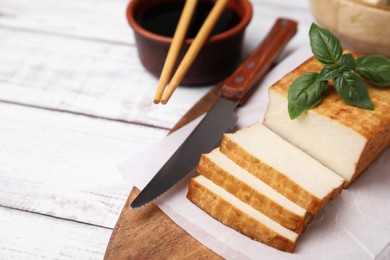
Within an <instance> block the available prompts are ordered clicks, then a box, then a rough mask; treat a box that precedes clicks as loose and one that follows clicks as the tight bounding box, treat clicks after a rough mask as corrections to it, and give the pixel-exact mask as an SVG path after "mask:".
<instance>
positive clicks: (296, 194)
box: [220, 134, 342, 215]
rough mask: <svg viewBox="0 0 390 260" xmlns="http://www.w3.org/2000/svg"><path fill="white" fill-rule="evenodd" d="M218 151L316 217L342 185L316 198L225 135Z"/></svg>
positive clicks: (339, 190)
mask: <svg viewBox="0 0 390 260" xmlns="http://www.w3.org/2000/svg"><path fill="white" fill-rule="evenodd" d="M220 150H221V152H222V153H224V154H225V155H226V156H227V157H229V158H230V159H231V160H232V161H233V162H235V163H236V164H238V165H239V166H241V167H242V168H244V169H245V170H247V171H248V172H249V173H251V174H253V175H254V176H255V177H257V178H259V179H260V180H262V181H263V182H265V183H266V184H268V185H269V186H271V187H272V188H273V189H275V190H276V191H278V192H279V193H280V194H282V195H284V196H285V197H287V198H288V199H289V200H291V201H292V202H294V203H296V204H297V205H299V206H301V207H302V208H304V209H306V210H307V211H309V212H310V213H312V214H313V215H316V214H317V212H318V211H319V210H320V209H321V208H322V207H323V206H325V205H326V204H327V203H328V201H329V200H331V199H332V198H335V197H336V196H337V195H338V194H340V192H341V190H342V185H340V187H337V188H335V189H334V190H333V191H332V192H330V193H329V195H328V196H326V197H325V198H317V197H316V196H314V195H313V194H311V193H310V192H308V191H307V190H305V189H304V188H302V187H301V186H300V185H299V184H297V183H295V182H294V181H293V180H291V179H290V178H288V177H287V176H286V175H284V174H283V173H281V172H279V171H277V170H276V169H274V168H273V167H272V166H270V165H268V164H266V163H265V162H263V161H261V160H260V159H259V158H256V157H254V156H253V155H252V154H250V153H248V152H247V151H245V149H243V148H242V147H241V146H240V145H239V144H237V143H235V142H234V141H233V140H231V139H230V138H229V136H228V135H226V134H225V135H224V136H223V138H222V142H221V147H220ZM286 160H288V158H286Z"/></svg>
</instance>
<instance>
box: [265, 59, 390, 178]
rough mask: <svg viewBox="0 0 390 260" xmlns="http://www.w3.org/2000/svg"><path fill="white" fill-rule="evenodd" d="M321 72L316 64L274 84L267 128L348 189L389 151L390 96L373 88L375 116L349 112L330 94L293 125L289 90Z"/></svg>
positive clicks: (310, 62) (355, 110)
mask: <svg viewBox="0 0 390 260" xmlns="http://www.w3.org/2000/svg"><path fill="white" fill-rule="evenodd" d="M322 66H323V65H321V63H319V62H318V61H317V60H316V59H314V58H311V59H309V60H308V61H306V62H305V63H303V64H302V65H301V66H299V67H298V68H296V69H295V70H293V71H292V72H290V73H288V74H287V75H285V76H284V77H283V78H282V79H281V80H280V81H278V82H277V83H275V84H274V85H273V86H272V87H271V88H270V89H269V97H270V102H269V105H268V109H267V112H266V114H265V119H264V124H265V125H266V126H267V127H268V128H270V129H272V130H273V131H274V132H275V133H277V134H279V135H280V136H281V137H283V138H284V139H285V140H287V141H288V142H290V143H291V144H293V145H295V146H297V147H298V148H300V149H302V150H303V151H305V152H306V153H308V154H310V155H311V156H312V157H314V158H315V159H317V160H318V161H320V162H321V163H322V164H324V165H325V166H327V167H328V168H330V169H332V170H333V171H334V172H336V173H337V174H339V175H340V176H341V177H343V178H344V179H345V180H346V183H345V186H348V185H349V184H350V183H351V182H353V181H354V180H355V179H356V178H357V177H358V176H359V175H360V174H361V173H362V172H363V171H364V170H365V169H366V168H367V167H368V166H369V165H370V164H371V163H372V162H373V161H375V160H376V159H377V158H378V157H379V156H380V155H381V154H382V152H383V151H384V150H385V149H386V148H387V147H389V146H390V90H388V89H381V88H374V87H369V88H368V92H369V95H370V97H371V100H372V101H373V103H374V106H375V110H374V111H370V110H364V109H360V108H357V107H354V106H349V105H347V104H346V103H345V102H344V101H343V100H342V99H341V98H340V96H339V95H338V94H337V93H336V91H335V90H331V91H329V93H327V94H326V96H325V97H324V98H323V100H322V102H321V104H320V105H318V106H317V107H316V108H314V109H312V110H310V111H308V112H307V113H305V114H304V115H301V116H300V117H299V118H297V119H295V120H291V119H290V118H289V115H288V110H287V104H288V101H287V92H288V88H289V86H290V85H291V84H292V82H293V81H294V80H295V79H296V78H297V77H299V76H300V75H302V74H303V73H305V72H307V71H320V70H321V68H322ZM367 84H368V83H367Z"/></svg>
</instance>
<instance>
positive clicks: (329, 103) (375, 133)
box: [269, 52, 390, 186]
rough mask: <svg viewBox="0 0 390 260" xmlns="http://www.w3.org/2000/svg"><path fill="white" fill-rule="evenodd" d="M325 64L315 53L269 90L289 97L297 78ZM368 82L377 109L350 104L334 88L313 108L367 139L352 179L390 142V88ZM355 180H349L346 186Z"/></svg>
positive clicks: (369, 91) (318, 69)
mask: <svg viewBox="0 0 390 260" xmlns="http://www.w3.org/2000/svg"><path fill="white" fill-rule="evenodd" d="M351 53H352V52H351ZM352 54H353V55H354V56H355V57H358V56H359V54H357V53H352ZM322 67H323V64H321V63H320V62H319V61H317V59H316V58H315V57H312V58H310V59H308V60H307V61H306V62H304V63H303V64H302V65H300V66H299V67H297V68H296V69H294V70H293V71H291V72H290V73H288V74H286V75H285V76H284V77H283V78H281V79H280V80H279V81H278V82H276V83H275V84H274V85H273V86H272V87H270V89H269V91H275V92H276V93H278V94H279V95H281V96H284V97H286V98H287V92H288V88H289V87H290V85H291V84H292V83H293V82H294V80H295V79H296V78H298V77H299V76H301V75H302V74H304V73H306V72H309V71H313V72H316V71H318V72H319V71H320V70H321V69H322ZM366 83H367V86H368V93H369V95H370V97H371V100H372V102H373V103H374V106H375V110H373V111H371V110H365V109H360V108H358V107H354V106H350V105H348V104H346V103H345V102H344V101H343V100H342V99H341V97H340V96H339V95H338V94H337V93H336V91H335V90H334V89H333V88H331V89H329V91H327V93H326V95H325V96H324V98H323V99H322V101H321V104H320V105H318V106H317V107H315V108H314V109H312V110H311V111H310V112H311V113H313V112H314V113H318V114H319V115H322V116H325V117H328V118H330V119H332V120H334V121H336V122H338V123H340V124H341V125H344V126H346V127H348V128H350V129H352V130H353V131H355V132H357V133H359V134H360V135H362V136H363V137H365V138H366V139H367V143H366V146H365V148H364V150H363V152H362V154H361V157H360V159H359V161H358V163H357V164H356V170H355V174H354V176H353V178H352V181H353V180H355V179H356V178H357V177H358V176H359V175H360V174H361V173H362V172H363V171H364V170H365V169H366V168H367V167H368V166H369V165H370V164H371V163H372V162H373V161H375V160H376V159H377V158H378V157H379V156H380V155H381V154H382V153H383V152H384V150H386V148H388V147H389V146H390V90H389V89H386V88H378V87H375V86H373V85H371V84H370V83H369V82H367V81H366ZM352 181H350V182H349V183H346V186H348V185H349V184H350V183H351V182H352Z"/></svg>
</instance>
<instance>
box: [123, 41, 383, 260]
mask: <svg viewBox="0 0 390 260" xmlns="http://www.w3.org/2000/svg"><path fill="white" fill-rule="evenodd" d="M310 56H311V53H310V48H308V47H307V46H305V47H303V48H301V49H300V50H298V51H296V52H294V53H293V54H291V55H290V56H289V57H287V58H286V59H285V60H284V61H283V62H282V63H280V64H279V65H278V66H277V67H275V68H274V69H273V70H272V71H271V72H270V73H269V74H268V75H267V76H266V78H265V79H264V80H263V82H262V83H261V85H260V87H259V89H258V90H257V91H256V93H255V94H254V95H253V97H252V98H251V99H250V100H249V101H248V103H247V104H246V105H245V106H244V107H242V108H240V109H239V110H238V115H239V121H238V123H237V126H238V127H239V128H242V127H245V126H247V125H250V124H253V123H255V122H257V121H260V122H261V121H262V120H263V116H264V113H265V110H266V107H267V104H268V92H267V91H268V87H269V86H271V85H272V84H273V83H274V82H276V81H277V80H278V79H279V78H281V77H282V76H283V75H285V74H286V73H288V72H289V71H291V70H292V69H294V68H295V67H297V66H298V65H299V64H301V63H302V62H303V61H305V60H306V59H307V58H309V57H310ZM199 120H200V119H197V120H195V121H194V122H192V123H190V124H189V125H187V126H185V127H184V128H182V129H180V130H178V131H177V132H175V133H173V134H171V135H169V136H168V137H166V138H165V139H163V140H161V141H160V142H159V143H156V144H155V145H153V146H152V147H150V148H149V149H148V150H146V151H144V152H143V153H141V154H138V155H137V156H135V157H133V158H131V159H129V160H127V161H126V162H124V163H122V164H121V165H119V171H120V172H121V173H122V174H123V176H124V177H125V179H126V180H128V181H129V183H130V184H131V185H134V186H136V187H138V188H139V189H142V188H143V187H144V186H145V185H146V184H147V183H148V182H149V180H150V179H151V178H152V177H153V176H154V175H155V174H156V173H157V171H158V170H159V169H160V168H161V166H162V165H163V164H164V163H165V162H166V161H167V160H168V159H169V157H170V156H171V155H172V154H173V152H174V151H175V150H176V148H178V147H179V145H180V144H181V143H182V142H183V140H184V139H185V138H186V137H187V136H188V135H189V134H190V132H191V131H192V129H193V128H194V127H195V126H196V124H197V123H198V122H199ZM389 170H390V149H388V150H387V151H386V152H385V153H384V154H383V155H382V156H381V157H380V158H379V159H378V160H377V161H376V162H375V163H374V164H373V165H371V166H370V167H369V168H368V169H367V170H366V172H365V173H364V174H363V175H362V176H361V177H359V178H358V180H357V181H356V182H355V183H353V185H352V186H351V187H349V188H348V189H347V190H343V192H342V194H341V196H340V197H338V198H337V199H336V200H334V201H332V202H331V203H329V204H328V205H327V206H326V207H325V208H323V209H322V210H321V211H320V213H319V214H318V215H317V216H316V217H315V218H314V220H313V222H312V223H311V224H310V225H309V227H308V229H307V230H306V231H305V233H304V234H303V235H302V236H301V237H300V238H299V240H298V243H297V248H296V251H295V252H294V253H293V254H290V253H285V252H281V251H279V250H277V249H274V248H272V247H269V246H267V245H264V244H262V243H260V242H257V241H254V240H251V239H249V238H247V237H246V236H244V235H242V234H240V233H238V232H236V231H235V230H233V229H231V228H229V227H226V226H224V225H223V224H221V223H219V222H218V221H216V220H214V219H213V218H212V217H210V216H209V215H207V214H206V213H204V212H203V211H202V210H201V209H199V208H198V207H196V206H195V205H194V204H192V203H191V202H190V201H188V200H187V199H186V197H185V196H186V193H187V188H188V182H189V179H190V177H191V176H192V175H194V174H196V173H195V172H192V173H191V174H189V175H188V176H187V177H186V178H184V179H183V180H182V181H181V182H179V183H178V184H177V185H175V186H174V187H173V188H172V189H170V190H169V191H168V192H166V193H165V194H163V195H162V196H160V197H159V198H158V199H157V200H156V201H155V202H156V204H157V206H158V207H160V208H161V209H162V210H163V211H164V212H165V213H166V214H167V215H168V216H169V217H170V218H171V219H172V220H173V221H175V222H176V223H177V224H178V225H180V226H181V227H182V228H184V229H185V230H186V231H187V232H188V233H189V234H191V235H192V236H193V237H194V238H195V239H197V240H198V241H200V242H201V243H202V244H204V245H206V246H207V247H209V248H210V249H211V250H213V251H214V252H216V253H217V254H219V255H221V256H223V257H225V258H227V259H315V260H320V259H375V258H377V259H390V173H389ZM130 188H131V187H130Z"/></svg>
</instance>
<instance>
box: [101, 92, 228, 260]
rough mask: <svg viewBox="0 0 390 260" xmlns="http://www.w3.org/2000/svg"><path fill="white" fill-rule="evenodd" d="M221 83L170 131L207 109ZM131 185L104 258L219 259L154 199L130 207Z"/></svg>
mask: <svg viewBox="0 0 390 260" xmlns="http://www.w3.org/2000/svg"><path fill="white" fill-rule="evenodd" d="M220 89H221V85H217V86H216V87H214V88H213V89H211V90H210V91H209V92H208V93H207V94H206V95H205V96H204V97H203V98H202V99H201V100H200V101H199V102H198V103H196V104H195V105H194V106H193V107H192V108H191V109H190V110H189V111H188V112H187V113H186V114H185V115H184V116H183V118H182V119H181V120H180V121H179V122H178V123H177V124H176V125H175V126H174V127H173V128H172V130H171V132H173V131H176V130H177V129H179V128H180V127H182V126H184V125H186V124H187V123H189V122H191V121H192V120H194V119H195V118H197V117H198V116H200V115H202V114H203V113H204V112H206V111H208V110H209V109H210V107H211V106H212V104H214V102H215V100H216V99H217V97H218V95H219V91H220ZM138 193H139V190H138V189H136V188H134V189H133V190H132V191H131V192H130V195H129V197H128V199H127V201H126V204H125V206H124V207H123V209H122V212H121V215H120V217H119V219H118V222H117V223H116V225H115V228H114V231H113V232H112V234H111V238H110V241H109V243H108V246H107V249H106V253H105V256H104V259H106V260H120V259H183V258H185V259H189V258H190V259H191V258H195V259H222V257H220V256H219V255H217V254H215V253H214V252H213V251H211V250H210V249H208V248H207V247H205V246H204V245H202V244H201V243H199V242H198V241H197V240H195V239H194V238H193V237H191V236H190V235H189V234H188V233H187V232H186V231H184V230H183V229H182V228H181V227H179V226H178V225H176V224H175V223H174V222H173V221H172V220H171V219H170V218H169V217H168V216H167V215H165V214H164V212H163V211H162V210H160V209H159V208H158V207H157V206H155V205H154V204H153V203H149V204H147V205H146V206H144V207H142V208H141V209H139V210H137V211H133V210H132V209H130V204H131V202H132V201H133V200H134V199H135V197H136V196H137V195H138Z"/></svg>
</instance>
